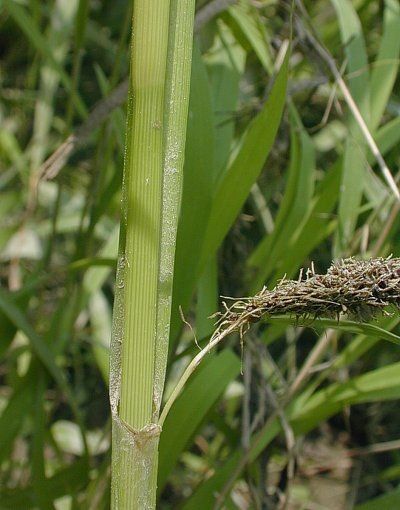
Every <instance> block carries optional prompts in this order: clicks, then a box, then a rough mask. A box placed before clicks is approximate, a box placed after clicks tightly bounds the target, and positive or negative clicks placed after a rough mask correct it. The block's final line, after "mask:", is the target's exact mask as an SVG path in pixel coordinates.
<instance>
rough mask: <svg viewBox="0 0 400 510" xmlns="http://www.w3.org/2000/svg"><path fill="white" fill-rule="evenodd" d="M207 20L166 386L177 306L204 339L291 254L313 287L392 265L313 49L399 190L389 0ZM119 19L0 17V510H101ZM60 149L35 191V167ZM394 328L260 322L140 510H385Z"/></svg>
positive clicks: (120, 118)
mask: <svg viewBox="0 0 400 510" xmlns="http://www.w3.org/2000/svg"><path fill="white" fill-rule="evenodd" d="M207 3H208V2H206V1H202V2H198V18H197V23H198V25H197V35H196V40H195V56H194V61H193V69H192V86H191V99H190V101H191V102H190V114H189V122H188V139H187V145H186V160H185V174H184V194H183V202H182V209H181V219H180V224H179V232H178V240H177V252H176V260H175V280H174V298H173V312H172V317H171V320H172V328H171V338H170V361H169V368H168V375H167V387H166V393H168V392H170V391H171V388H172V387H173V385H174V383H176V381H177V378H178V376H179V374H180V373H181V371H182V369H183V367H184V366H185V365H186V364H187V362H188V360H189V359H190V356H192V355H193V354H194V353H195V352H196V349H197V348H196V346H195V344H194V341H193V337H192V333H191V332H190V331H188V330H187V328H183V323H182V320H181V317H180V314H179V306H182V307H183V310H184V313H185V315H186V316H187V318H188V319H189V320H190V322H191V323H193V325H194V327H195V329H196V331H197V333H198V336H199V337H200V339H201V338H203V341H206V338H207V335H209V334H210V333H211V331H212V320H208V319H207V317H208V315H210V314H211V313H212V312H213V311H215V310H216V309H217V308H218V296H219V295H224V296H243V295H248V294H250V293H253V292H256V291H257V290H258V289H259V288H260V287H261V286H262V285H264V284H266V285H268V286H273V285H274V284H275V283H276V281H277V280H278V279H279V278H282V277H283V276H284V275H287V276H289V277H296V275H297V273H298V271H299V269H300V268H301V267H308V266H309V265H310V263H311V261H313V263H314V267H315V270H316V271H317V272H318V271H321V272H323V271H325V269H326V268H327V266H328V265H329V264H330V262H331V260H332V258H335V257H343V256H351V255H355V256H360V257H370V256H376V255H382V256H387V255H389V254H391V253H392V254H394V255H395V256H399V255H400V252H399V248H400V246H399V220H398V212H399V206H398V204H397V203H396V200H395V198H394V196H393V195H392V193H391V191H390V189H389V188H388V186H387V184H386V182H385V181H384V180H383V178H382V176H381V173H380V169H379V167H378V165H377V164H376V161H375V159H374V157H373V156H372V155H371V154H370V152H369V150H368V148H367V144H366V141H365V139H364V137H363V135H362V134H361V133H360V130H359V127H358V125H357V122H356V121H355V120H354V118H353V117H352V115H351V113H350V112H349V110H348V108H347V105H346V101H345V98H344V97H343V95H342V93H341V91H340V90H339V89H338V87H337V84H335V81H334V79H333V77H332V75H331V74H330V71H329V68H328V66H327V62H326V61H325V60H324V59H322V58H321V55H320V53H319V52H318V51H316V47H315V40H317V41H319V44H321V45H323V46H324V47H325V48H326V49H327V51H328V53H329V55H330V58H331V59H333V61H335V62H336V65H337V68H338V69H339V70H341V72H342V74H343V77H344V80H345V82H346V83H347V85H348V87H349V90H350V92H351V94H352V96H353V98H354V100H355V101H356V103H357V105H358V107H359V109H360V111H361V113H362V115H363V118H364V120H365V121H366V123H367V125H368V127H369V129H370V132H371V134H372V135H373V137H374V138H375V140H376V142H377V144H378V146H379V148H380V150H381V152H382V154H383V156H384V158H385V161H386V163H387V164H388V166H389V168H390V169H391V170H392V173H393V175H394V177H395V178H397V174H396V169H397V168H398V165H399V159H400V152H399V148H398V147H399V143H398V142H399V140H400V116H399V112H400V102H399V95H398V88H397V86H398V78H397V76H398V65H399V51H400V37H399V35H398V27H399V26H400V6H399V4H398V2H397V0H385V1H378V0H354V1H350V0H341V1H339V0H332V1H331V2H330V1H329V0H317V1H314V2H311V1H309V0H307V1H305V3H304V7H305V10H303V9H301V6H300V5H299V2H294V3H295V9H294V12H293V13H292V5H291V3H290V2H286V1H274V0H257V1H252V0H240V1H239V2H237V3H236V4H235V5H231V6H230V7H227V8H226V9H224V10H221V12H219V13H218V14H216V15H215V16H212V17H211V18H210V19H209V20H207V22H206V23H204V24H202V25H201V26H200V25H199V23H200V21H199V20H200V14H202V13H203V14H204V12H205V11H204V10H203V11H202V8H204V9H206V8H207V7H204V6H205V4H207ZM212 3H213V4H215V5H217V4H218V2H212ZM291 16H292V18H293V20H292V29H291ZM130 17H131V2H130V1H128V0H114V1H109V0H104V1H102V2H100V1H97V0H93V1H89V0H54V1H48V2H41V1H40V0H30V1H25V2H19V1H18V2H17V1H14V0H3V1H2V2H0V23H1V30H0V41H1V45H0V46H1V56H2V58H1V74H0V120H1V122H0V165H1V166H0V168H1V171H0V225H1V226H0V260H1V265H0V278H1V288H0V356H1V359H0V412H1V415H0V463H1V470H0V508H4V509H28V508H44V509H52V508H57V509H70V508H71V509H72V508H74V509H75V508H82V509H101V508H104V509H106V508H109V480H110V468H109V465H110V464H109V461H110V452H109V447H110V418H109V410H108V396H107V391H108V389H107V385H108V345H109V337H110V330H111V310H112V303H113V296H114V276H115V273H114V269H115V260H116V253H117V243H118V225H119V210H120V189H121V180H122V166H123V151H124V136H125V103H124V101H123V100H121V97H122V98H124V97H125V96H124V94H122V96H116V97H117V99H115V96H114V99H115V100H114V102H110V101H109V100H107V97H109V95H110V93H111V92H112V91H113V90H114V89H115V87H116V86H118V84H120V83H122V82H123V81H124V80H125V79H126V77H127V75H128V68H127V66H128V48H129V39H130ZM285 48H286V49H287V55H288V56H287V60H284V61H283V63H282V60H283V58H284V50H285ZM286 65H287V69H286V67H285V66H286ZM279 69H280V72H279V75H278V77H277V72H278V70H279ZM274 84H275V85H274ZM99 101H102V103H101V107H100V109H97V114H96V115H95V116H94V117H93V116H92V117H89V120H90V119H91V123H90V122H89V124H85V122H88V121H87V119H88V116H89V115H90V112H91V111H92V110H93V108H94V107H95V105H96V104H97V103H98V102H99ZM281 110H283V114H282V116H281ZM99 112H100V113H99ZM281 117H282V118H281ZM279 123H280V124H279ZM82 125H84V126H86V128H85V129H83V128H82ZM278 126H279V129H278ZM71 133H75V134H76V139H74V138H69V139H68V140H69V142H68V143H69V145H68V143H67V144H66V145H62V144H63V142H64V141H65V140H66V139H67V137H68V136H70V135H71ZM76 141H77V144H76V145H75V146H74V148H73V150H72V151H71V154H69V155H68V158H66V159H65V161H63V162H62V164H61V165H60V167H59V168H57V171H56V172H54V173H56V175H54V177H53V178H49V179H42V173H43V168H44V167H43V164H44V163H45V161H46V160H47V158H49V157H50V156H51V155H52V154H53V153H54V152H55V151H56V150H57V149H58V150H59V151H60V149H59V148H60V146H61V147H62V148H63V150H64V149H66V148H68V147H71V144H72V143H75V142H76ZM56 154H57V157H58V158H59V157H60V152H58V153H56ZM57 161H58V162H59V161H60V159H57ZM52 165H53V166H52ZM45 168H46V169H47V171H48V169H49V168H50V170H54V168H55V166H54V161H53V163H52V164H50V165H49V163H48V162H47V163H46V167H45ZM398 323H399V319H398V316H397V315H396V314H395V315H393V316H390V317H382V318H380V319H378V320H377V321H375V323H374V324H372V327H371V325H365V326H363V325H357V326H356V325H354V323H343V325H342V326H341V325H340V324H339V325H338V327H335V329H332V328H331V327H332V326H336V325H334V324H332V323H330V322H329V321H325V322H324V321H319V322H318V323H316V324H315V325H313V327H311V328H305V327H300V326H299V325H296V324H293V322H290V321H289V322H288V321H274V322H271V323H269V324H262V325H261V326H257V327H256V326H255V327H254V328H253V329H252V330H251V331H250V332H249V333H248V335H247V337H246V343H245V350H244V355H243V359H242V361H241V356H242V354H241V350H240V345H239V341H238V338H235V337H233V338H231V339H229V340H228V341H227V342H226V343H225V344H224V345H223V346H221V348H220V351H219V352H216V353H214V354H213V355H211V356H210V357H209V358H208V359H207V360H206V362H205V364H204V365H203V366H202V367H201V368H200V369H199V371H198V372H197V373H196V374H195V375H194V377H193V379H192V380H191V381H190V383H189V384H188V385H187V387H186V388H185V390H184V392H183V393H182V395H181V397H180V398H179V399H178V400H177V402H176V404H175V405H174V407H173V408H172V410H171V413H170V415H169V416H168V419H167V421H166V422H165V427H164V432H163V435H162V436H161V443H160V467H159V469H160V479H159V487H160V491H159V507H160V508H177V507H178V505H182V506H183V508H188V509H189V508H193V509H196V510H197V509H200V508H210V509H211V508H213V507H214V505H215V504H216V501H217V504H218V501H220V502H221V504H223V505H225V506H224V507H225V508H229V509H230V508H279V505H280V504H282V502H284V500H285V498H288V500H289V508H329V509H340V508H351V507H352V506H354V505H355V504H356V503H357V504H359V506H357V508H360V510H361V509H364V508H365V509H367V508H368V509H373V508H375V507H378V506H379V508H384V504H386V503H385V502H388V503H387V504H388V505H389V506H387V508H396V507H397V505H398V504H399V501H400V497H399V492H398V490H397V489H396V487H397V485H398V483H399V480H400V469H399V466H400V458H399V454H398V446H397V447H396V444H397V443H393V448H388V449H387V450H385V451H384V453H376V452H375V450H378V452H379V451H380V449H379V444H380V443H383V442H386V441H393V440H395V439H396V438H397V435H398V431H399V427H400V418H399V415H398V413H397V412H396V402H392V401H397V400H398V399H399V398H400V376H399V374H400V368H399V364H398V359H399V354H398V346H396V345H392V344H390V343H388V342H380V341H379V340H382V339H384V338H389V339H390V335H392V338H398V337H397V335H398V333H399V328H398ZM373 326H378V327H380V328H383V329H384V330H386V331H387V332H390V333H385V332H382V331H381V330H379V329H378V327H373ZM330 328H331V329H330ZM241 365H242V368H243V375H241V373H240V372H241ZM375 443H377V444H378V445H375V446H376V448H375V449H374V448H372V447H371V451H367V453H365V448H367V449H368V446H369V445H374V444H375ZM361 447H362V448H364V453H363V454H362V455H361V454H357V449H359V448H361ZM383 450H384V448H383ZM310 452H311V453H310ZM352 452H353V453H352ZM218 495H220V496H219V499H218ZM372 498H375V499H372ZM367 499H371V501H370V502H368V503H365V500H367ZM313 505H314V506H313ZM317 505H320V506H317Z"/></svg>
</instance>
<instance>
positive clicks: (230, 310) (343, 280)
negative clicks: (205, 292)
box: [216, 257, 400, 332]
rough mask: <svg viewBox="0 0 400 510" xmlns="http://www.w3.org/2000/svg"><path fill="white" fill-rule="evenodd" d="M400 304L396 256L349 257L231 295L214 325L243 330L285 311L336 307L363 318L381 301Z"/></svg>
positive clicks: (303, 313)
mask: <svg viewBox="0 0 400 510" xmlns="http://www.w3.org/2000/svg"><path fill="white" fill-rule="evenodd" d="M388 305H395V306H396V307H400V259H399V258H390V257H389V258H386V259H383V258H377V259H370V260H357V259H354V258H348V259H344V260H341V261H340V262H336V263H333V264H332V265H331V266H330V267H329V269H328V271H327V273H326V274H321V275H320V274H315V273H314V270H313V269H312V270H310V269H309V270H308V271H307V273H306V277H305V279H303V276H302V273H300V276H299V279H298V280H286V279H283V280H281V281H280V282H278V284H277V285H276V287H275V288H274V289H272V290H268V289H267V288H266V287H264V288H263V289H262V290H261V292H259V293H258V294H256V295H255V296H253V297H249V298H241V299H237V300H234V302H233V303H232V304H231V305H230V306H228V305H227V304H226V303H225V302H224V307H225V311H224V312H222V313H218V314H216V316H218V322H217V325H218V331H219V332H222V331H223V330H225V329H226V328H228V327H229V328H231V327H232V326H233V325H234V324H235V323H236V324H237V329H238V330H240V331H243V328H245V327H247V326H248V325H249V323H251V322H257V321H259V320H260V319H262V318H263V317H268V316H271V315H279V314H289V315H292V316H294V317H295V318H297V319H301V318H306V317H310V318H317V317H337V318H339V316H340V314H341V313H345V314H347V315H350V316H353V317H356V318H357V319H358V320H365V319H367V318H369V317H371V315H374V314H376V313H377V312H378V311H379V310H382V308H383V307H385V306H388Z"/></svg>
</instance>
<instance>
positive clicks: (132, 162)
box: [110, 0, 194, 509]
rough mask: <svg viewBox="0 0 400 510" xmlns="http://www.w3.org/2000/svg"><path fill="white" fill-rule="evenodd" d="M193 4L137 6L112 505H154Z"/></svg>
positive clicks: (115, 345)
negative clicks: (158, 422)
mask: <svg viewBox="0 0 400 510" xmlns="http://www.w3.org/2000/svg"><path fill="white" fill-rule="evenodd" d="M193 19H194V0H135V3H134V8H133V39H132V46H131V78H130V93H129V102H128V126H127V138H126V155H125V168H124V184H123V216H122V221H121V237H120V250H119V261H118V273H117V290H116V300H115V305H114V326H113V340H112V361H111V371H110V400H111V408H112V413H113V462H112V507H113V508H118V509H131V508H140V509H142V508H143V509H147V508H154V507H155V499H156V483H157V448H158V438H159V433H160V427H159V426H158V424H157V421H158V414H159V409H160V404H161V398H162V392H163V388H164V379H165V368H166V360H167V354H168V340H169V323H170V313H171V294H172V281H173V263H174V254H175V239H176V230H177V223H178V215H179V207H180V198H181V188H182V169H183V157H184V156H183V155H184V148H185V137H186V122H187V112H188V100H189V85H190V69H191V51H192V37H193Z"/></svg>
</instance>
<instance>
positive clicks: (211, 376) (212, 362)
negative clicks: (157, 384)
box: [158, 350, 240, 490]
mask: <svg viewBox="0 0 400 510" xmlns="http://www.w3.org/2000/svg"><path fill="white" fill-rule="evenodd" d="M239 372H240V361H239V359H238V357H237V356H236V355H235V354H233V352H232V351H230V350H224V351H222V352H221V353H220V354H218V355H215V356H212V357H211V359H209V360H208V361H207V362H206V363H205V364H203V365H202V366H201V367H200V368H199V370H198V371H197V372H196V374H195V375H194V377H193V378H192V380H191V381H190V382H189V384H188V385H187V387H186V388H185V389H184V391H183V392H182V394H181V395H180V397H179V398H178V399H177V401H176V402H175V404H174V406H173V407H172V408H171V411H170V413H169V414H168V416H167V418H166V420H165V423H164V426H163V433H162V435H161V440H160V456H159V472H158V486H159V489H160V490H162V488H163V487H164V485H165V483H166V481H167V478H168V476H169V474H170V473H171V471H172V470H173V469H174V466H175V464H176V463H177V461H178V458H179V456H180V454H181V453H182V451H183V450H184V448H187V446H188V442H189V440H190V438H191V437H192V436H193V434H194V433H195V431H196V430H197V429H198V427H199V426H200V425H201V423H202V422H203V420H204V418H205V417H206V415H207V413H208V412H209V410H210V409H211V408H212V407H213V406H214V404H215V402H216V401H217V400H218V398H219V397H220V396H221V395H222V393H223V391H224V390H225V388H226V386H227V385H228V383H229V382H230V381H232V380H233V379H234V378H235V377H236V376H237V375H238V374H239Z"/></svg>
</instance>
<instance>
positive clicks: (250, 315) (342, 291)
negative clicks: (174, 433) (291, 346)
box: [159, 257, 400, 426]
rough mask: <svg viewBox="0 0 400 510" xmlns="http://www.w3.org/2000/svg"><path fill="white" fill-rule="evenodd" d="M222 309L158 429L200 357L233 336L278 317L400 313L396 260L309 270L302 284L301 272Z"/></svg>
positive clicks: (399, 266) (358, 316) (352, 261)
mask: <svg viewBox="0 0 400 510" xmlns="http://www.w3.org/2000/svg"><path fill="white" fill-rule="evenodd" d="M229 299H232V298H229ZM223 305H224V308H225V310H224V311H223V312H217V313H216V314H215V315H214V317H217V318H218V319H217V323H216V329H215V331H214V333H213V334H212V336H211V338H210V341H209V342H208V344H207V345H206V346H205V347H204V348H203V349H202V350H201V351H200V352H199V353H197V355H196V356H195V357H194V358H193V359H192V361H191V362H190V363H189V365H188V366H187V367H186V369H185V371H184V372H183V374H182V376H181V378H180V379H179V381H178V383H177V385H176V386H175V388H174V389H173V391H172V393H171V396H170V398H169V399H168V401H167V402H166V404H165V406H164V409H163V411H162V413H161V416H160V419H159V425H160V426H162V425H163V423H164V420H165V418H166V416H167V414H168V412H169V410H170V409H171V407H172V404H173V403H174V402H175V400H176V399H177V397H178V395H179V394H180V392H181V391H182V388H183V387H184V385H185V384H186V382H187V381H188V379H189V378H190V376H191V375H192V374H193V372H194V371H195V370H196V368H197V367H198V365H199V364H200V363H201V361H202V360H203V359H204V357H205V356H206V355H207V354H208V353H209V352H211V351H212V349H214V347H215V346H216V345H218V344H219V343H220V342H221V341H222V340H223V339H224V338H226V337H227V336H228V335H229V334H230V333H233V332H234V331H239V332H240V338H241V341H242V339H243V334H244V333H245V332H246V331H247V329H248V328H249V327H250V324H251V323H252V322H258V321H260V320H262V319H264V318H268V317H270V316H273V315H282V314H285V315H291V316H293V317H294V318H295V319H296V320H301V319H316V318H320V317H336V318H337V319H339V318H340V315H341V314H346V315H350V316H353V317H355V318H356V319H357V320H358V321H363V320H367V319H370V318H371V317H372V316H374V315H376V314H378V313H379V312H381V311H383V309H384V307H386V306H389V305H394V306H395V307H396V308H400V259H399V258H390V257H389V258H387V259H383V258H378V259H370V260H357V259H354V258H349V259H344V260H341V261H340V262H336V263H333V264H332V265H331V266H330V268H329V269H328V271H327V272H326V274H315V272H314V269H313V267H312V268H311V269H308V270H307V272H306V275H305V278H303V272H300V276H299V279H298V280H286V279H282V280H281V281H280V282H278V284H277V285H276V287H275V288H274V289H272V290H268V289H267V288H266V287H264V288H263V289H262V290H261V291H260V292H259V293H258V294H256V295H255V296H252V297H247V298H240V299H234V300H233V303H232V304H231V305H230V306H228V305H227V304H226V302H223Z"/></svg>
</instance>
